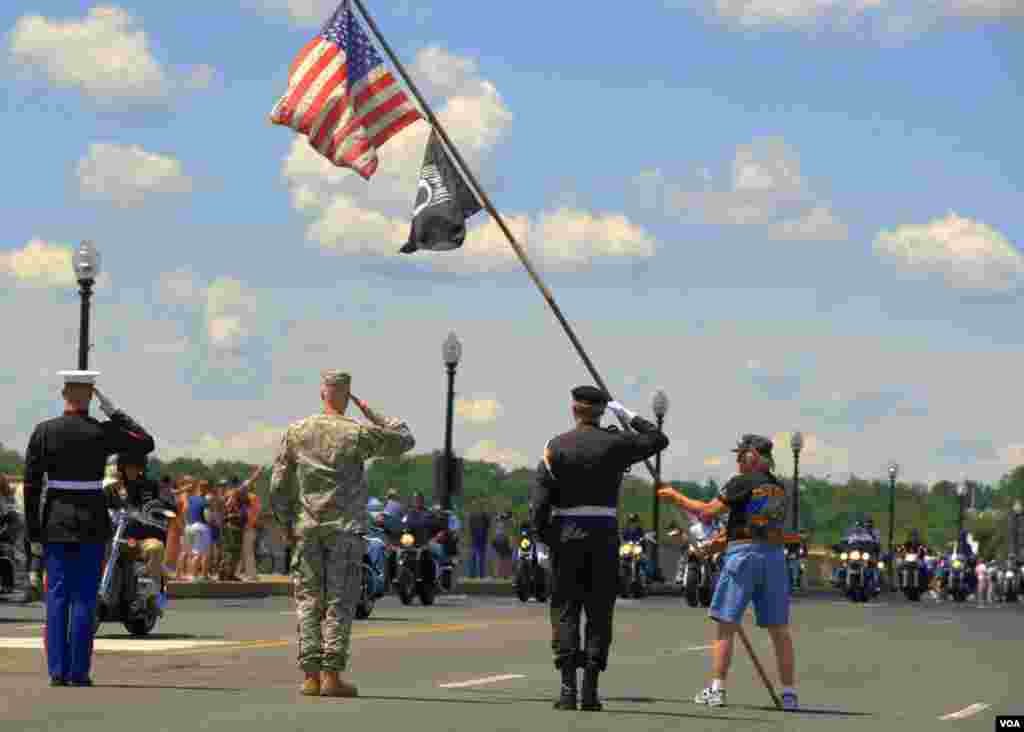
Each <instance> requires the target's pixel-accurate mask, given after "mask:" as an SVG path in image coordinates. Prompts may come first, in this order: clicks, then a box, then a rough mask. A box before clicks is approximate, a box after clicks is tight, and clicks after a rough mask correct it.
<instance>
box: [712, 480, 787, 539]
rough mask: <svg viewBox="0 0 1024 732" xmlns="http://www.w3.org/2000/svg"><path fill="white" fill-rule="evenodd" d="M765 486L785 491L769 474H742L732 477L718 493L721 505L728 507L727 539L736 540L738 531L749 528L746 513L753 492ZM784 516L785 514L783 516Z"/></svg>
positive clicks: (747, 514) (748, 519)
mask: <svg viewBox="0 0 1024 732" xmlns="http://www.w3.org/2000/svg"><path fill="white" fill-rule="evenodd" d="M766 484H767V485H769V486H771V487H773V488H775V487H777V488H781V489H782V490H783V492H784V491H785V487H784V486H783V485H782V483H781V482H780V481H779V479H778V478H776V477H775V476H774V475H772V474H771V473H744V474H740V475H737V476H734V477H732V478H730V479H729V482H728V483H726V484H725V485H724V486H723V487H722V489H721V491H719V498H720V499H721V501H722V503H724V504H726V505H727V506H728V507H729V523H728V524H726V528H725V530H726V537H727V538H728V539H734V538H736V533H737V531H738V530H739V529H749V528H750V523H751V522H750V516H749V511H748V508H749V504H750V501H751V499H752V498H753V497H754V490H755V489H758V488H764V487H765V486H766ZM784 516H785V514H783V517H784ZM779 528H781V525H780V527H779Z"/></svg>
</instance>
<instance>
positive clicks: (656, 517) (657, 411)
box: [651, 389, 668, 582]
mask: <svg viewBox="0 0 1024 732" xmlns="http://www.w3.org/2000/svg"><path fill="white" fill-rule="evenodd" d="M651 411H652V412H654V418H655V419H656V420H657V421H658V431H659V432H660V431H662V426H663V425H664V424H665V415H666V414H668V394H666V393H665V391H664V390H663V389H658V391H656V392H654V398H653V399H651ZM661 453H662V451H661V450H658V453H657V455H655V457H654V474H655V476H656V480H655V481H654V503H653V504H652V520H653V522H654V567H653V572H654V579H655V580H656V581H658V582H664V581H665V578H664V577H663V576H662V574H661V563H660V562H659V556H658V555H659V554H660V553H661V518H660V516H661V513H660V510H659V508H658V507H659V505H660V504H659V502H658V484H659V483H661Z"/></svg>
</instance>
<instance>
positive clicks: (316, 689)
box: [302, 671, 320, 696]
mask: <svg viewBox="0 0 1024 732" xmlns="http://www.w3.org/2000/svg"><path fill="white" fill-rule="evenodd" d="M302 695H303V696H320V674H319V673H317V672H316V671H307V672H306V680H305V681H303V682H302Z"/></svg>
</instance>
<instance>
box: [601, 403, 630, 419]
mask: <svg viewBox="0 0 1024 732" xmlns="http://www.w3.org/2000/svg"><path fill="white" fill-rule="evenodd" d="M608 408H609V409H610V410H612V412H614V413H615V414H617V415H618V416H620V417H623V418H624V419H625V420H626V421H627V422H632V421H633V417H635V416H636V412H631V411H629V410H628V409H626V408H625V407H624V406H622V405H621V404H619V402H617V401H614V402H608Z"/></svg>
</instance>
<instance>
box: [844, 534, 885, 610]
mask: <svg viewBox="0 0 1024 732" xmlns="http://www.w3.org/2000/svg"><path fill="white" fill-rule="evenodd" d="M872 549H874V550H875V551H877V548H876V547H875V546H874V545H861V544H850V545H848V546H847V547H845V550H843V551H841V552H840V554H839V561H840V562H841V563H842V568H841V570H840V572H839V573H838V576H839V577H840V578H841V579H840V580H839V581H840V582H841V584H840V586H841V587H842V590H843V594H844V595H846V597H848V598H849V599H850V600H851V601H853V602H867V601H868V600H870V599H871V598H872V597H874V596H875V595H876V594H877V593H878V591H879V586H878V560H877V559H876V558H875V555H874V554H873V553H872Z"/></svg>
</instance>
